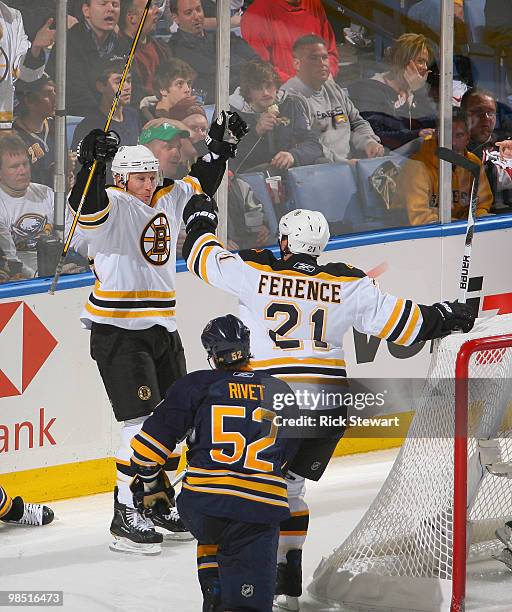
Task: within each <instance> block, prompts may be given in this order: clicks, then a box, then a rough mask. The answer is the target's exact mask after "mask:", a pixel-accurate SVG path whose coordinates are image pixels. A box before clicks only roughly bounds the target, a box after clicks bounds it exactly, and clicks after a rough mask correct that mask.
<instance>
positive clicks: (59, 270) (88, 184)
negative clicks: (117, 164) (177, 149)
mask: <svg viewBox="0 0 512 612" xmlns="http://www.w3.org/2000/svg"><path fill="white" fill-rule="evenodd" d="M151 2H152V0H148V1H147V2H146V6H145V8H144V11H143V13H142V17H141V18H140V23H139V27H138V28H137V32H136V34H135V38H134V39H133V42H132V46H131V49H130V53H129V55H128V59H127V60H126V64H125V67H124V70H123V74H122V76H121V80H120V81H119V87H118V88H117V92H116V95H115V96H114V99H113V100H112V105H111V107H110V112H109V114H108V117H107V121H106V123H105V127H104V128H103V131H104V132H105V133H106V132H108V130H109V128H110V124H111V123H112V118H113V116H114V113H115V112H116V108H117V105H118V103H119V98H120V97H121V91H122V90H123V86H124V82H125V81H126V77H127V76H128V72H129V71H130V68H131V65H132V61H133V57H134V55H135V50H136V49H137V43H138V42H139V38H140V35H141V32H142V28H143V27H144V24H145V23H146V18H147V16H148V13H149V9H150V8H151ZM96 165H97V163H96V160H95V161H94V163H93V165H92V166H91V169H90V171H89V176H88V177H87V182H86V183H85V187H84V192H83V194H82V198H81V199H80V204H79V205H78V208H77V209H76V212H75V216H74V218H73V223H72V224H71V227H70V228H69V233H68V237H67V238H66V241H65V243H64V247H63V248H62V254H61V256H60V259H59V262H58V263H57V267H56V269H55V275H54V277H53V280H52V284H51V286H50V289H49V291H48V293H50V295H53V294H54V293H55V289H56V288H57V283H58V282H59V277H60V275H61V274H62V268H63V266H64V262H65V261H66V255H67V254H68V251H69V246H70V244H71V240H72V239H73V236H74V234H75V230H76V226H77V223H78V219H79V218H80V213H81V212H82V208H83V205H84V203H85V199H86V198H87V194H88V193H89V189H90V187H91V183H92V179H93V176H94V172H95V171H96Z"/></svg>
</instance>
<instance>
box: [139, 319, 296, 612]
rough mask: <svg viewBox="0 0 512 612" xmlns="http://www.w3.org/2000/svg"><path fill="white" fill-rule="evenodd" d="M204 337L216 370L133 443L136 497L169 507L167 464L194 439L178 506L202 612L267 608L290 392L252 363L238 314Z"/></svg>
mask: <svg viewBox="0 0 512 612" xmlns="http://www.w3.org/2000/svg"><path fill="white" fill-rule="evenodd" d="M201 340H202V343H203V346H204V347H205V349H206V351H207V353H208V359H209V361H210V362H211V363H213V366H214V367H215V369H214V370H203V371H198V372H193V373H192V374H188V375H187V376H184V377H183V378H181V379H180V380H178V381H177V382H175V383H174V384H173V386H172V387H171V388H170V389H169V392H168V393H167V396H166V398H165V399H164V400H163V401H162V402H161V403H160V404H159V405H158V406H157V407H156V409H155V411H154V412H153V414H152V415H151V416H150V417H148V418H147V419H146V421H145V422H144V424H143V426H142V429H141V431H140V432H139V433H138V434H137V435H136V436H135V437H134V438H133V440H132V443H131V446H132V449H133V451H134V452H133V455H132V467H133V469H134V472H135V473H136V474H137V476H136V477H135V479H134V482H133V484H132V490H133V491H134V501H135V503H136V504H137V506H138V507H139V508H145V509H146V512H147V511H148V510H147V508H148V507H149V512H151V510H152V509H153V508H155V507H156V508H158V506H159V505H162V504H163V505H164V507H165V506H166V505H172V503H173V496H174V493H173V490H172V487H170V485H169V483H168V481H167V480H166V476H165V472H164V471H163V470H162V466H163V465H164V463H165V461H166V459H167V457H168V456H169V454H170V453H171V452H172V450H173V449H174V447H175V445H176V444H177V443H178V442H179V441H180V440H182V439H183V438H184V437H185V436H187V435H188V445H189V449H190V450H189V451H188V467H187V471H186V475H185V478H184V480H183V486H182V490H181V493H180V495H179V496H178V498H177V506H178V509H179V513H180V516H181V518H182V520H183V522H184V523H185V525H186V526H187V527H188V528H189V529H190V531H191V533H192V534H193V535H194V536H195V537H196V538H197V541H198V548H197V552H198V557H197V563H198V575H199V583H200V585H201V590H202V592H203V598H204V604H203V612H221V611H224V610H230V611H239V610H240V611H241V610H245V611H254V612H270V611H271V610H272V599H273V595H274V589H275V582H276V570H277V561H276V555H277V544H278V538H279V523H280V521H282V520H286V519H287V518H289V516H290V512H289V506H288V499H287V487H286V481H285V479H284V475H283V466H285V465H286V464H287V463H288V462H289V461H290V460H291V459H292V457H293V455H294V453H295V450H296V448H297V446H298V441H296V440H294V439H292V438H291V436H292V435H293V434H292V433H290V434H289V436H290V437H287V431H286V428H280V427H278V425H277V424H276V423H277V420H276V418H275V417H276V412H275V411H274V401H273V399H274V398H275V397H276V394H278V393H279V394H282V393H285V394H286V393H291V389H290V388H289V387H288V385H287V384H286V383H284V382H283V381H280V380H278V379H276V378H273V377H271V376H269V375H268V374H265V373H259V372H255V371H253V370H251V369H250V368H249V367H248V362H249V359H250V357H251V353H250V342H249V329H248V328H247V327H245V325H244V324H243V323H242V322H241V321H240V320H239V319H238V318H236V317H235V316H234V315H227V316H224V317H218V318H216V319H213V320H212V321H210V322H209V323H208V324H207V326H206V327H205V329H204V331H203V333H202V335H201ZM280 397H282V396H280ZM295 410H296V407H295V406H292V407H289V412H287V413H285V414H283V413H281V417H282V419H281V420H283V417H284V418H290V415H291V414H293V413H294V411H295ZM160 511H161V510H160Z"/></svg>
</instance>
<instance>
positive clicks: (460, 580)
mask: <svg viewBox="0 0 512 612" xmlns="http://www.w3.org/2000/svg"><path fill="white" fill-rule="evenodd" d="M510 347H512V334H506V335H500V336H487V337H485V338H475V339H474V340H468V341H467V342H465V343H464V344H463V345H462V346H461V347H460V349H459V352H458V353H457V360H456V362H455V446H454V472H453V473H454V479H453V492H454V493H453V575H452V581H453V584H452V600H451V606H450V611H451V612H463V611H464V610H465V600H466V546H467V542H466V524H467V516H466V514H467V498H468V492H467V485H468V398H469V392H468V383H469V361H470V359H471V357H472V356H473V355H474V354H475V353H480V352H482V351H488V350H489V351H491V350H496V349H505V348H510Z"/></svg>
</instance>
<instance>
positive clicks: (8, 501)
mask: <svg viewBox="0 0 512 612" xmlns="http://www.w3.org/2000/svg"><path fill="white" fill-rule="evenodd" d="M11 508H12V499H11V498H10V497H9V496H7V499H6V500H5V504H4V505H3V506H2V507H1V508H0V518H1V517H2V516H5V515H6V514H7V513H8V512H9V510H10V509H11Z"/></svg>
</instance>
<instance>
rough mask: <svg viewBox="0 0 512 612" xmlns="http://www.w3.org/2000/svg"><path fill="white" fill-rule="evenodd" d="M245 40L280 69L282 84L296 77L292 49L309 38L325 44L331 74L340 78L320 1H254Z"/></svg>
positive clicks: (245, 19) (245, 24) (246, 16)
mask: <svg viewBox="0 0 512 612" xmlns="http://www.w3.org/2000/svg"><path fill="white" fill-rule="evenodd" d="M241 28H242V37H243V38H244V39H245V40H246V41H247V42H248V43H249V44H250V45H251V47H252V48H253V49H254V50H255V51H256V52H257V53H258V54H259V55H260V57H261V58H262V59H263V60H265V61H266V62H270V63H271V64H272V65H273V66H274V68H275V69H276V72H277V74H278V75H279V78H280V79H281V82H282V83H285V82H286V81H287V80H288V79H290V78H291V77H293V76H294V75H295V68H294V65H293V53H292V47H293V44H294V42H295V41H296V40H297V39H298V38H300V37H301V36H304V35H305V34H316V35H318V36H320V37H321V38H323V39H324V40H325V44H326V46H327V50H328V52H329V67H330V70H331V74H332V76H333V77H335V76H336V75H337V74H338V50H337V49H336V40H335V37H334V32H333V29H332V27H331V24H330V23H329V22H328V21H327V16H326V14H325V10H324V7H323V6H322V3H321V2H320V0H272V2H269V1H268V0H254V2H253V3H252V4H251V5H250V6H249V8H248V9H247V10H246V11H245V13H244V14H243V15H242V22H241Z"/></svg>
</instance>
